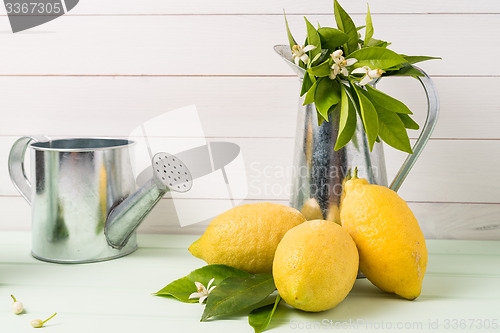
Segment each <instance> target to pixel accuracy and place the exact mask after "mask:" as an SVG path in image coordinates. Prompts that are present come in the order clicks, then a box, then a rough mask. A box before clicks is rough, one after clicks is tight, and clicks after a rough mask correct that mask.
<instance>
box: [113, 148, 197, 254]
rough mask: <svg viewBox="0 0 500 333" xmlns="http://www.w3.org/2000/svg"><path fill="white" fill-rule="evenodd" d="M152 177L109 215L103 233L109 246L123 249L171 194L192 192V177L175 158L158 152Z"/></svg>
mask: <svg viewBox="0 0 500 333" xmlns="http://www.w3.org/2000/svg"><path fill="white" fill-rule="evenodd" d="M152 166H153V177H152V178H151V179H150V180H149V181H147V182H146V184H144V185H143V186H142V187H141V188H139V189H138V190H137V191H136V192H135V193H133V194H131V195H129V196H128V197H126V198H125V199H124V200H122V201H121V202H119V203H118V204H116V205H115V207H113V208H112V209H111V211H110V213H109V214H108V217H107V219H106V225H105V227H104V234H105V236H106V240H107V242H108V244H109V245H110V246H111V247H113V248H115V249H121V248H123V247H124V246H125V245H126V244H127V242H128V240H129V239H130V237H131V236H132V235H133V234H134V231H135V230H136V229H137V228H138V227H139V225H140V224H141V223H142V221H143V220H144V218H145V217H146V216H147V215H148V214H149V212H150V211H151V210H152V209H153V208H154V207H155V206H156V204H157V203H158V202H159V201H160V199H161V198H162V197H163V195H164V194H165V193H167V192H168V191H175V192H186V191H189V190H190V189H191V186H192V176H191V173H190V172H189V170H188V169H187V167H186V165H185V164H184V163H183V162H182V161H181V160H180V159H179V158H177V157H176V156H173V155H170V154H167V153H158V154H156V155H155V156H154V157H153V164H152Z"/></svg>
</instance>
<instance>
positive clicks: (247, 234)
mask: <svg viewBox="0 0 500 333" xmlns="http://www.w3.org/2000/svg"><path fill="white" fill-rule="evenodd" d="M304 221H305V218H304V216H303V215H302V214H301V213H300V212H299V211H298V210H296V209H294V208H290V207H288V206H284V205H279V204H273V203H255V204H247V205H242V206H238V207H235V208H232V209H230V210H228V211H226V212H224V213H222V214H221V215H219V216H217V217H216V218H215V219H213V220H212V222H210V224H209V225H208V227H207V230H206V231H205V233H204V234H203V235H202V236H201V237H200V239H198V240H197V241H196V242H194V243H193V244H192V245H191V246H190V247H189V252H191V254H192V255H194V256H195V257H197V258H200V259H203V260H205V261H206V262H207V263H209V264H225V265H228V266H232V267H236V268H239V269H243V270H245V271H247V272H250V273H270V272H271V270H272V265H273V258H274V252H275V251H276V247H277V246H278V244H279V242H280V241H281V238H283V236H284V235H285V233H286V232H287V231H288V230H290V229H291V228H293V227H295V226H297V225H299V224H301V223H302V222H304Z"/></svg>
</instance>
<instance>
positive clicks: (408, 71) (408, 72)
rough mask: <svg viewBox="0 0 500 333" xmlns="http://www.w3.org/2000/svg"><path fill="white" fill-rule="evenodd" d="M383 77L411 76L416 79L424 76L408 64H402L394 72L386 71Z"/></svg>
mask: <svg viewBox="0 0 500 333" xmlns="http://www.w3.org/2000/svg"><path fill="white" fill-rule="evenodd" d="M384 76H411V77H414V78H416V77H418V76H424V74H422V73H421V72H420V71H418V70H417V69H416V68H414V67H413V66H412V65H410V64H408V63H403V64H401V65H400V68H396V69H395V70H388V71H387V72H386V73H385V74H384Z"/></svg>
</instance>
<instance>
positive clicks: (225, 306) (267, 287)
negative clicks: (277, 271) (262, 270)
mask: <svg viewBox="0 0 500 333" xmlns="http://www.w3.org/2000/svg"><path fill="white" fill-rule="evenodd" d="M275 290H276V286H275V285H274V280H273V276H272V275H271V274H255V275H251V276H247V277H229V278H227V279H225V280H224V281H222V283H220V284H219V285H217V287H216V288H215V289H214V290H213V291H212V292H211V293H210V295H209V296H208V298H207V306H206V307H205V311H203V315H202V316H201V321H207V320H208V319H209V318H212V317H214V316H220V315H227V314H231V313H236V312H240V311H242V310H245V309H247V308H249V307H250V306H252V305H255V304H257V303H259V302H261V301H263V300H264V299H265V298H266V297H268V296H269V295H270V294H271V293H272V292H274V291H275Z"/></svg>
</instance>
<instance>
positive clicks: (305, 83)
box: [300, 73, 316, 96]
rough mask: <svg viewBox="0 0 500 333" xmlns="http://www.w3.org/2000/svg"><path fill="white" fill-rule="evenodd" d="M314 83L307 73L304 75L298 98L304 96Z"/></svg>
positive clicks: (313, 79)
mask: <svg viewBox="0 0 500 333" xmlns="http://www.w3.org/2000/svg"><path fill="white" fill-rule="evenodd" d="M315 82H316V79H315V78H314V76H313V77H311V75H310V74H309V73H305V74H304V78H303V79H302V88H301V90H300V96H304V94H305V93H306V92H308V91H309V89H311V87H312V85H313V84H314V83H315Z"/></svg>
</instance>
